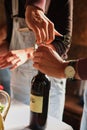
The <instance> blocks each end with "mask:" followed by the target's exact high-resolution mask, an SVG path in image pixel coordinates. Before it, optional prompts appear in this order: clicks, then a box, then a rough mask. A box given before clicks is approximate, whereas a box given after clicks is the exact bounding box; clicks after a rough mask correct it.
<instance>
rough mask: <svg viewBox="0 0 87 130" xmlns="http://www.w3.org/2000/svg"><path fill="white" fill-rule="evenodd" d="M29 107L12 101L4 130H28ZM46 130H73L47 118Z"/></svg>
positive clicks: (51, 118) (53, 119) (62, 123)
mask: <svg viewBox="0 0 87 130" xmlns="http://www.w3.org/2000/svg"><path fill="white" fill-rule="evenodd" d="M29 112H30V111H29V106H28V105H25V104H23V103H21V102H18V101H16V100H13V101H12V103H11V107H10V110H9V112H8V114H7V117H6V119H5V130H29V129H27V128H26V126H28V124H29ZM46 130H73V129H72V127H71V126H70V125H68V124H66V123H64V122H61V121H58V120H57V119H55V118H53V117H50V116H48V122H47V128H46Z"/></svg>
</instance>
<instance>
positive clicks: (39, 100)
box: [30, 94, 43, 113]
mask: <svg viewBox="0 0 87 130" xmlns="http://www.w3.org/2000/svg"><path fill="white" fill-rule="evenodd" d="M42 107H43V96H35V95H32V94H30V110H31V111H32V112H36V113H42Z"/></svg>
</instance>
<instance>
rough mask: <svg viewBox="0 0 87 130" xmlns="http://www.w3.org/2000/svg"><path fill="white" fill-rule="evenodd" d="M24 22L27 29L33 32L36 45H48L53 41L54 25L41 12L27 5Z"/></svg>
mask: <svg viewBox="0 0 87 130" xmlns="http://www.w3.org/2000/svg"><path fill="white" fill-rule="evenodd" d="M25 20H26V23H27V25H28V27H29V29H31V30H33V31H34V33H35V36H36V40H37V44H40V43H42V42H45V43H46V44H49V43H51V42H52V41H53V40H54V38H55V33H54V24H53V23H52V22H51V21H50V20H49V19H48V18H47V17H46V16H45V15H44V12H43V11H42V10H40V9H38V8H36V7H34V6H30V5H28V6H27V8H26V12H25Z"/></svg>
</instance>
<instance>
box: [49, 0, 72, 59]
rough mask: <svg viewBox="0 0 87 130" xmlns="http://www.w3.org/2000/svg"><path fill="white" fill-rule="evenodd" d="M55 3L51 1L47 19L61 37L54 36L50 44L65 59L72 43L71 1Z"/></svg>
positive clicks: (60, 0) (58, 0)
mask: <svg viewBox="0 0 87 130" xmlns="http://www.w3.org/2000/svg"><path fill="white" fill-rule="evenodd" d="M55 1H56V3H55ZM55 1H51V4H50V6H49V10H48V13H47V17H48V18H49V19H50V20H51V21H52V22H53V23H54V26H55V29H56V30H57V31H58V32H59V33H61V34H62V35H63V37H58V36H56V37H55V40H54V41H53V42H52V44H53V45H54V47H55V49H56V51H57V52H58V54H59V55H60V56H61V57H62V58H63V59H66V58H67V52H68V51H69V48H70V45H71V41H72V24H73V0H55Z"/></svg>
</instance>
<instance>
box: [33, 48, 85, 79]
mask: <svg viewBox="0 0 87 130" xmlns="http://www.w3.org/2000/svg"><path fill="white" fill-rule="evenodd" d="M33 61H34V64H33V66H34V67H35V68H37V69H38V70H40V71H41V72H43V73H45V74H47V75H49V76H53V77H56V78H67V77H66V75H65V68H66V67H67V66H68V65H69V63H70V62H71V61H74V62H76V64H75V66H74V68H75V71H76V72H75V78H76V79H83V80H87V58H84V59H77V60H70V61H64V60H63V59H62V58H61V57H60V56H59V55H58V53H56V51H54V50H53V49H51V48H49V47H47V46H39V47H38V49H37V50H36V51H35V52H34V58H33Z"/></svg>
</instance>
